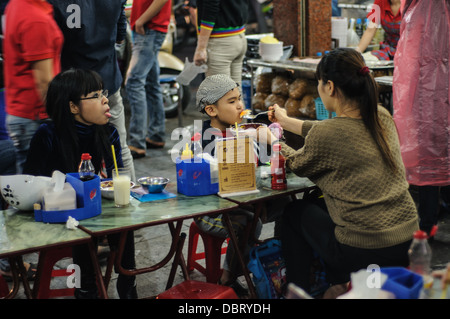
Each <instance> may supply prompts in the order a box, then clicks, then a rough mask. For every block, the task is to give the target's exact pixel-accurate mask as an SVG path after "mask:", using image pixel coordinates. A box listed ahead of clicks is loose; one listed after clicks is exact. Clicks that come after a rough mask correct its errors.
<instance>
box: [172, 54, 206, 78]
mask: <svg viewBox="0 0 450 319" xmlns="http://www.w3.org/2000/svg"><path fill="white" fill-rule="evenodd" d="M206 71H208V66H207V65H206V64H202V65H200V66H197V65H195V63H194V62H189V59H188V58H186V59H185V61H184V68H183V71H181V73H180V74H178V76H177V78H176V81H177V82H178V83H180V84H181V85H189V83H191V81H192V80H193V79H194V78H195V77H196V76H197V74H199V73H205V72H206Z"/></svg>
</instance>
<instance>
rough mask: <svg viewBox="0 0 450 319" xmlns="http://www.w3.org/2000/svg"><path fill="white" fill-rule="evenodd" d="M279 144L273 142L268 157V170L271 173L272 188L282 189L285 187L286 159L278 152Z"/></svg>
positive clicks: (279, 149)
mask: <svg viewBox="0 0 450 319" xmlns="http://www.w3.org/2000/svg"><path fill="white" fill-rule="evenodd" d="M280 151H281V145H280V144H274V145H273V151H272V155H271V157H270V171H271V174H272V189H277V190H282V189H286V188H287V181H286V160H285V158H284V156H283V155H281V153H280Z"/></svg>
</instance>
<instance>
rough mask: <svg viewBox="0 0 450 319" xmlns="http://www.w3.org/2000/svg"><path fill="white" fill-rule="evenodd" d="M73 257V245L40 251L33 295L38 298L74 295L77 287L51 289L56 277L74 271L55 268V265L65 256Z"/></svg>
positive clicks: (64, 275) (67, 274) (68, 274)
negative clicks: (52, 281) (53, 279)
mask: <svg viewBox="0 0 450 319" xmlns="http://www.w3.org/2000/svg"><path fill="white" fill-rule="evenodd" d="M67 257H72V247H64V248H54V249H50V250H44V251H41V252H40V253H39V263H38V269H37V274H36V280H35V283H34V287H33V295H34V298H36V299H48V298H55V297H67V296H73V295H74V291H75V288H61V289H50V283H51V280H52V278H54V277H67V276H70V275H71V274H73V272H72V273H69V272H67V271H66V269H53V267H54V265H55V264H56V263H57V262H58V261H60V260H61V259H63V258H67Z"/></svg>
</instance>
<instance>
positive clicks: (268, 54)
mask: <svg viewBox="0 0 450 319" xmlns="http://www.w3.org/2000/svg"><path fill="white" fill-rule="evenodd" d="M259 55H260V56H261V58H262V59H263V60H264V61H268V62H276V61H279V60H280V59H281V57H282V56H283V42H281V41H280V42H278V43H264V42H259Z"/></svg>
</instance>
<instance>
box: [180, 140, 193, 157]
mask: <svg viewBox="0 0 450 319" xmlns="http://www.w3.org/2000/svg"><path fill="white" fill-rule="evenodd" d="M192 157H193V154H192V151H191V149H190V147H189V143H186V148H185V149H184V150H183V151H182V152H181V160H187V159H188V160H190V159H191V158H192Z"/></svg>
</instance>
